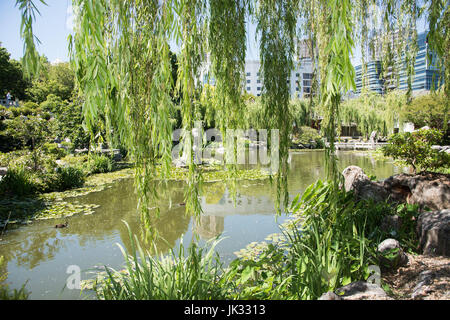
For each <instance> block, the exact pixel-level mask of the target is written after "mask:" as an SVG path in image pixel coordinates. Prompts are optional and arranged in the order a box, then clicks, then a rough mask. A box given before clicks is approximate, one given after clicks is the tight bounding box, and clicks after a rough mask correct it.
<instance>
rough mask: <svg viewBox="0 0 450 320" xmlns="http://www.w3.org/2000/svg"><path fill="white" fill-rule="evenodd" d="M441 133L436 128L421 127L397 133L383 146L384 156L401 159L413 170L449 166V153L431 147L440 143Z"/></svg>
mask: <svg viewBox="0 0 450 320" xmlns="http://www.w3.org/2000/svg"><path fill="white" fill-rule="evenodd" d="M442 138H443V133H442V132H441V131H439V130H437V129H421V130H418V131H414V132H405V133H397V134H394V135H392V136H391V137H390V138H389V141H388V145H386V146H384V147H383V153H384V155H385V156H390V157H392V158H394V159H398V160H402V161H404V162H405V163H406V164H407V165H410V166H412V167H413V169H414V171H416V170H417V169H420V170H424V169H426V170H436V169H438V168H449V167H450V155H449V154H447V153H445V152H440V151H439V150H434V149H432V148H431V147H432V146H433V145H438V144H440V143H442Z"/></svg>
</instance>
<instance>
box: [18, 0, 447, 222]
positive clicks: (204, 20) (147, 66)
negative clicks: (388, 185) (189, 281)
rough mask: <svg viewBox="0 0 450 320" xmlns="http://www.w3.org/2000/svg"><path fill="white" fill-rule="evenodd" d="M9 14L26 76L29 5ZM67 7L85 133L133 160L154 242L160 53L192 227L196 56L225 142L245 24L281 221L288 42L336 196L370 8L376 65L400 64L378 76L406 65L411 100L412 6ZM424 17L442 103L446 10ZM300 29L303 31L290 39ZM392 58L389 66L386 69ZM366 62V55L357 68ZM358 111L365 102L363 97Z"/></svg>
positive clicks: (407, 2)
mask: <svg viewBox="0 0 450 320" xmlns="http://www.w3.org/2000/svg"><path fill="white" fill-rule="evenodd" d="M41 2H43V1H42V0H41ZM17 4H18V6H19V8H20V10H21V11H22V18H23V19H22V27H21V36H22V38H23V40H24V66H25V68H26V70H27V71H28V72H29V73H30V74H33V73H36V70H37V67H38V60H39V59H37V57H38V55H37V51H36V47H35V41H36V38H35V36H34V34H33V29H32V26H33V21H34V19H35V13H37V8H36V6H35V5H34V3H33V1H32V0H17ZM72 4H73V7H74V11H75V16H76V19H75V30H74V31H75V32H74V35H73V37H72V38H71V41H70V50H71V60H72V66H73V68H74V70H75V72H76V78H77V82H78V85H79V88H80V89H81V93H82V95H83V97H84V100H85V103H84V106H83V112H84V117H85V125H86V129H87V130H88V131H90V132H91V133H93V132H94V128H95V127H97V126H99V125H100V126H101V128H102V130H103V131H104V132H105V133H106V138H107V140H108V142H109V143H110V144H111V145H112V144H114V143H115V142H117V141H121V142H122V143H125V144H126V146H127V147H128V149H129V150H130V153H131V155H132V156H133V159H134V161H135V164H136V185H137V190H138V192H139V195H140V205H139V207H140V209H141V211H142V215H143V217H144V222H145V223H144V229H145V230H151V225H152V223H151V219H150V214H149V213H150V210H152V203H154V200H155V198H156V197H157V196H158V194H157V192H156V187H155V182H154V180H153V176H154V175H155V174H154V173H155V168H156V166H157V165H161V166H162V168H163V170H162V173H163V178H164V177H167V175H168V173H169V171H170V168H171V160H172V158H171V156H172V154H171V149H172V129H173V128H172V123H171V116H170V115H171V114H172V112H173V110H174V108H175V106H174V102H173V101H174V99H172V98H171V94H172V93H173V90H172V88H173V85H174V84H173V78H172V69H171V60H170V49H169V43H171V42H175V43H176V44H177V46H178V47H179V49H180V50H179V54H178V75H177V84H176V88H177V90H176V92H177V94H178V97H179V99H178V100H179V101H180V106H179V108H180V110H181V114H182V127H183V129H184V134H183V135H182V137H183V143H182V145H183V148H182V151H183V154H184V155H185V159H186V161H187V164H188V167H189V177H188V179H187V181H186V189H185V190H186V192H185V198H186V210H187V212H188V213H190V214H194V215H198V214H199V213H200V212H201V207H200V204H199V194H200V192H201V185H202V176H201V170H199V168H198V166H197V164H196V162H195V161H194V160H195V154H194V152H192V149H193V145H194V141H193V139H192V137H191V134H190V133H191V132H192V130H193V129H195V128H196V129H197V130H200V131H201V125H198V124H197V125H196V120H197V119H196V114H197V113H198V106H199V105H200V104H201V102H200V101H199V96H200V97H202V96H203V97H204V95H202V94H200V95H199V90H201V86H200V85H199V84H200V81H199V73H200V72H199V71H200V68H201V66H202V64H203V63H204V61H205V54H206V53H209V54H210V57H211V61H212V72H213V74H214V76H215V78H216V88H215V90H214V91H215V92H214V103H213V105H214V106H215V107H214V108H215V110H216V112H217V119H218V122H219V126H220V128H221V130H222V131H224V130H225V129H228V128H236V127H237V126H238V125H239V123H240V120H241V119H243V118H245V117H243V116H242V113H241V112H242V110H243V109H244V104H243V101H242V96H241V94H242V91H243V70H244V63H245V62H244V61H245V54H246V37H247V35H246V32H245V24H246V17H247V16H251V17H252V18H253V19H254V21H255V22H256V24H257V35H258V38H259V44H260V50H259V51H260V60H261V73H262V75H263V78H264V82H263V92H264V94H263V95H262V97H261V107H262V109H263V111H264V117H262V119H260V120H261V124H264V125H265V128H266V129H278V130H279V132H278V133H277V137H278V138H279V159H280V165H279V168H280V169H279V171H278V174H277V175H276V177H275V179H276V184H277V190H278V196H277V208H278V209H279V208H280V207H281V202H282V203H283V204H287V201H288V194H287V171H288V164H287V161H288V148H289V143H290V137H289V134H290V130H291V129H290V128H291V124H292V114H291V112H290V106H289V98H290V94H289V86H288V84H287V80H288V77H289V75H290V72H291V71H292V69H293V67H294V55H295V43H296V40H297V39H298V38H299V37H300V35H303V34H306V35H307V37H308V38H309V40H310V43H311V52H312V56H313V57H312V59H313V61H314V63H313V64H314V65H315V72H314V79H316V80H317V82H316V81H314V82H315V83H317V88H316V90H314V92H313V93H312V94H311V100H310V103H311V105H312V104H313V103H315V102H314V101H317V103H318V104H320V109H321V110H323V117H324V119H323V128H324V132H325V134H326V136H327V139H328V142H329V148H328V151H327V159H329V161H328V162H327V163H328V173H329V175H328V177H329V178H330V179H331V180H332V181H334V182H335V184H334V185H335V187H336V188H337V186H338V183H337V182H338V179H339V175H338V171H337V163H336V156H335V152H334V151H335V147H334V143H335V137H336V135H337V134H338V132H339V125H340V119H341V118H340V114H341V111H342V107H341V101H342V97H343V95H344V94H345V93H347V91H348V90H350V89H352V88H354V86H355V83H354V77H355V72H354V69H353V66H352V63H351V57H352V53H353V50H354V47H355V43H356V41H355V40H357V39H359V42H360V44H361V50H362V51H363V52H365V50H364V49H365V47H366V46H367V45H368V33H369V28H368V26H367V23H368V22H367V18H368V16H369V13H368V10H367V8H368V6H376V7H378V8H381V10H382V12H383V13H384V14H383V17H382V19H381V21H379V22H375V24H378V25H377V26H374V27H373V29H374V30H381V31H382V33H383V35H384V36H383V44H382V48H381V51H382V52H383V55H385V56H389V59H383V61H388V62H389V63H391V62H392V61H394V62H395V61H397V62H395V63H393V64H391V66H388V65H384V69H385V72H391V71H392V70H393V69H392V68H397V69H398V70H403V69H402V68H401V67H399V66H397V65H396V64H398V61H400V59H399V57H403V56H405V61H406V68H405V70H406V73H407V78H408V87H409V89H411V79H412V77H413V70H414V69H413V66H414V63H415V55H416V51H417V49H416V48H417V31H416V24H417V18H418V17H419V16H420V14H421V13H422V12H423V10H422V9H423V7H421V6H419V5H418V2H417V1H415V0H402V1H394V0H379V1H375V0H373V1H372V0H313V1H300V0H298V1H297V0H291V1H281V0H259V1H250V0H210V1H200V0H194V1H193V0H163V1H158V0H129V1H124V0H95V1H94V0H72ZM426 5H427V7H426V8H427V10H428V15H427V17H428V21H429V25H430V37H429V43H430V46H431V47H432V48H434V49H435V51H436V54H437V55H438V58H439V59H438V60H439V61H441V64H442V65H445V66H446V68H445V80H446V81H445V83H446V84H445V86H446V87H445V88H446V89H445V92H446V96H447V97H448V95H449V89H448V88H449V81H448V79H449V70H450V68H449V65H448V60H449V59H448V52H449V38H448V34H449V32H448V21H449V20H450V19H448V15H449V9H448V4H446V3H445V1H441V0H430V1H426ZM297 25H300V26H301V27H300V29H299V30H297ZM302 29H303V31H302ZM305 30H306V32H305ZM406 48H407V49H408V50H406V53H405V49H406ZM395 50H396V51H397V54H396V56H397V57H396V58H391V56H392V55H393V52H394V51H395ZM365 60H366V57H365V55H364V56H363V62H364V63H365ZM383 63H384V62H383ZM389 68H391V69H389ZM393 74H399V72H394V73H393ZM410 91H411V90H409V91H408V92H409V93H408V94H410ZM313 97H315V99H317V100H313ZM365 99H369V100H370V96H367V97H365ZM367 101H368V100H367ZM369 105H370V103H369ZM372 105H373V104H372ZM244 112H245V111H244ZM389 112H391V111H389V110H386V111H385V113H386V114H388V113H389ZM355 117H356V115H355ZM369 117H370V115H369ZM350 118H351V117H348V119H347V120H349V121H350ZM391 120H392V119H391ZM391 120H390V121H391ZM367 121H368V122H371V121H375V120H373V119H372V120H371V119H368V120H367ZM366 127H367V126H366ZM368 129H369V128H367V130H368ZM223 133H224V132H222V134H223ZM223 136H225V135H224V134H223ZM226 143H227V141H226ZM234 152H235V150H234ZM155 210H156V211H158V209H157V208H155Z"/></svg>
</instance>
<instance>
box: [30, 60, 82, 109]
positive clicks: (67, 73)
mask: <svg viewBox="0 0 450 320" xmlns="http://www.w3.org/2000/svg"><path fill="white" fill-rule="evenodd" d="M41 60H43V61H41V62H42V65H43V67H42V68H41V72H40V74H39V77H38V78H37V79H35V80H33V83H32V86H31V87H30V88H28V90H27V95H28V98H29V99H30V100H32V101H33V102H36V103H38V104H41V103H42V102H44V101H46V100H47V97H48V96H49V95H52V94H53V95H55V96H57V97H59V98H61V100H68V101H69V100H72V94H73V90H74V87H75V82H74V74H73V72H72V70H71V69H70V68H69V65H68V63H65V62H63V63H58V64H55V65H51V64H50V63H49V62H48V60H47V59H46V58H45V57H43V58H42V59H41Z"/></svg>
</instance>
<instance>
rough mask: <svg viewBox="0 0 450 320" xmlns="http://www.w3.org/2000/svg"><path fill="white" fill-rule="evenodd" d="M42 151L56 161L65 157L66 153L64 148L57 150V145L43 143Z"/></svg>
mask: <svg viewBox="0 0 450 320" xmlns="http://www.w3.org/2000/svg"><path fill="white" fill-rule="evenodd" d="M42 149H43V150H44V152H46V153H48V154H51V155H53V156H55V157H56V159H60V158H62V157H64V156H66V155H67V151H66V150H65V149H64V148H59V147H58V144H57V143H50V142H47V143H44V145H43V146H42Z"/></svg>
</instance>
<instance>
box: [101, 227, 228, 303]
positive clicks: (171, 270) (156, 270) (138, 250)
mask: <svg viewBox="0 0 450 320" xmlns="http://www.w3.org/2000/svg"><path fill="white" fill-rule="evenodd" d="M127 228H128V231H129V236H130V241H131V246H132V251H131V253H130V254H128V253H127V252H126V251H125V250H124V249H123V247H121V246H120V245H119V247H120V249H121V251H122V253H123V255H124V258H125V261H126V272H125V273H123V272H116V271H114V270H112V269H107V273H108V278H107V280H106V281H105V282H103V283H102V284H101V285H99V286H97V287H96V293H97V296H98V297H99V298H101V299H106V300H115V299H119V300H209V299H224V298H225V297H226V292H227V286H226V283H225V281H224V278H223V276H224V274H223V272H222V271H223V270H222V267H221V264H220V262H219V258H218V256H217V255H216V254H214V249H215V246H216V245H217V243H218V242H217V241H216V242H214V243H212V245H211V246H210V248H209V249H207V248H206V247H205V248H201V247H198V246H197V244H195V243H192V244H191V246H189V248H188V249H187V251H185V248H184V246H183V244H182V243H181V244H180V246H179V253H178V254H176V253H175V251H174V250H171V251H170V253H169V254H168V255H166V256H164V255H158V254H157V255H156V256H155V255H153V254H151V253H150V252H149V251H144V250H143V249H142V247H141V246H140V244H139V241H138V239H137V238H136V236H134V237H133V235H132V234H131V231H130V228H129V227H128V225H127ZM185 253H186V254H185Z"/></svg>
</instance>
